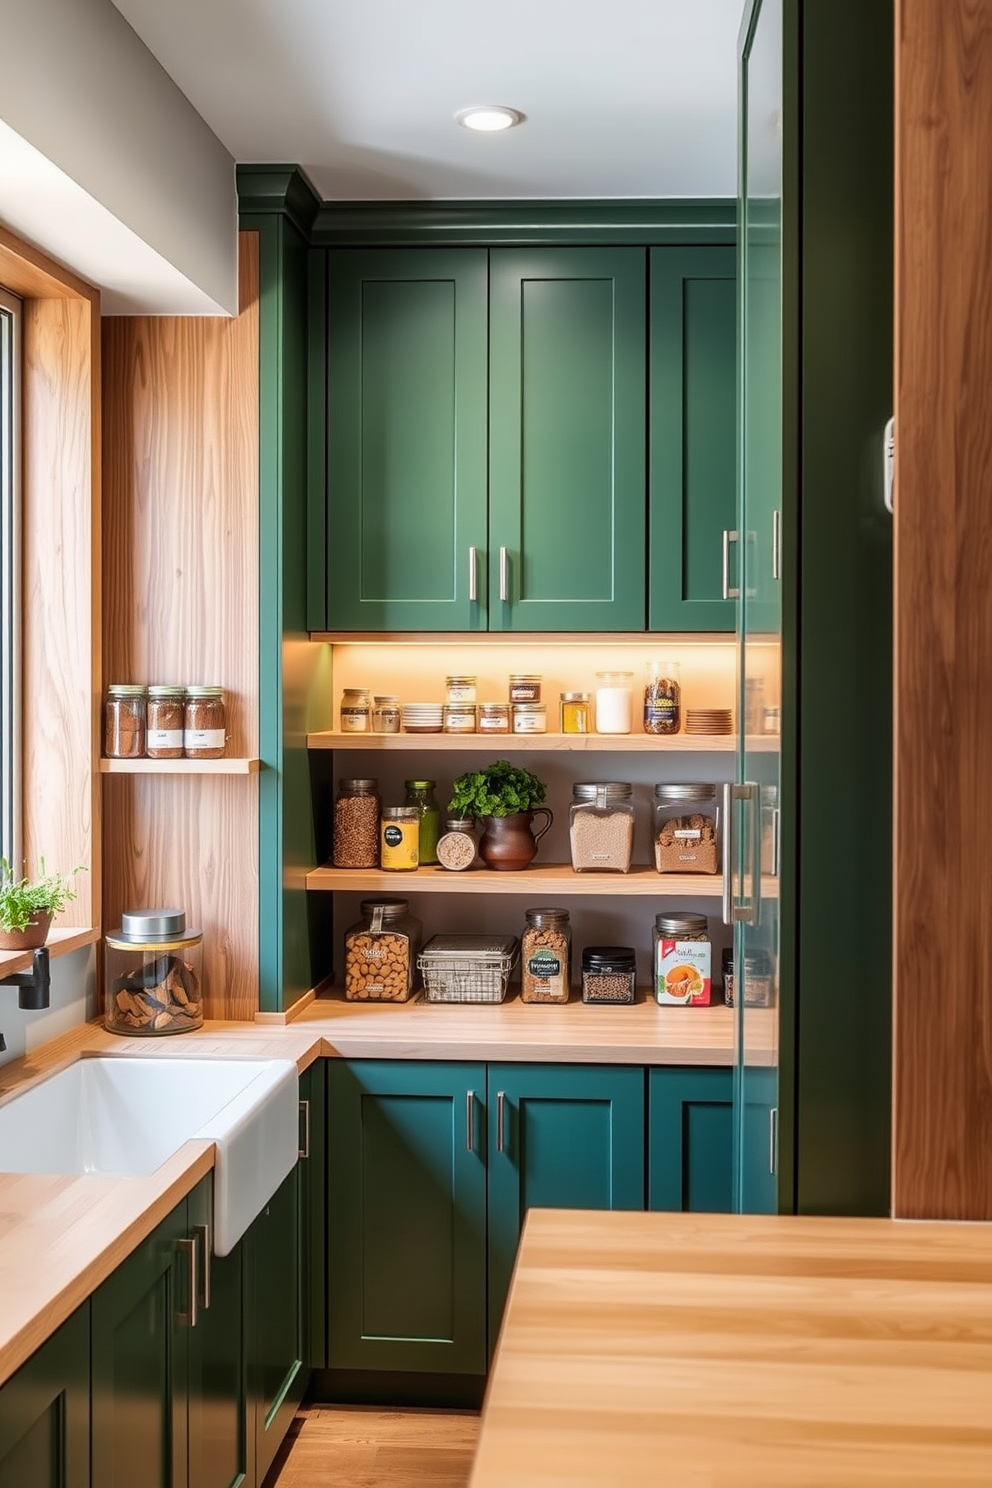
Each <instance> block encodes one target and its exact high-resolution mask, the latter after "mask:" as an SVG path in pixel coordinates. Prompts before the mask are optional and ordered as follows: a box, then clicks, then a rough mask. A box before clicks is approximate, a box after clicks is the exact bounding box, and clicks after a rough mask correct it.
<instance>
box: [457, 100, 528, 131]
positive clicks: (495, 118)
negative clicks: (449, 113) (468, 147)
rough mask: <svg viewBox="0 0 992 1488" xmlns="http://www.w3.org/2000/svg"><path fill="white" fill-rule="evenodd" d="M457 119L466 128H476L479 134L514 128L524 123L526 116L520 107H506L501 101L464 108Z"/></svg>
mask: <svg viewBox="0 0 992 1488" xmlns="http://www.w3.org/2000/svg"><path fill="white" fill-rule="evenodd" d="M455 119H456V120H457V122H458V123H459V124H461V126H462V127H463V128H464V129H474V130H475V132H476V133H477V134H497V133H498V132H499V131H500V130H501V129H512V128H513V126H514V125H515V124H522V123H523V121H524V116H523V114H522V113H521V112H520V110H519V109H512V108H504V107H503V105H502V104H501V103H485V104H481V105H479V106H477V107H476V108H467V109H462V110H461V111H460V112H459V113H457V114H456V115H455Z"/></svg>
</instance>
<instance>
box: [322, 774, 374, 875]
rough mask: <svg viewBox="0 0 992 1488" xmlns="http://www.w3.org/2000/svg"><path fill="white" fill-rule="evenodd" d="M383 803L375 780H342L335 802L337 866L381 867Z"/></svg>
mask: <svg viewBox="0 0 992 1488" xmlns="http://www.w3.org/2000/svg"><path fill="white" fill-rule="evenodd" d="M380 805H381V803H380V800H379V790H378V785H377V783H376V781H374V780H366V779H352V780H348V779H345V780H342V781H341V782H340V784H339V787H338V794H337V799H336V800H335V802H334V847H333V858H334V866H335V868H378V866H379V811H380Z"/></svg>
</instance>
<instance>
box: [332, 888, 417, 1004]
mask: <svg viewBox="0 0 992 1488" xmlns="http://www.w3.org/2000/svg"><path fill="white" fill-rule="evenodd" d="M409 910H410V901H409V900H408V899H363V900H362V902H361V905H360V912H361V916H362V918H361V919H360V920H357V921H356V922H355V924H354V925H351V926H350V927H349V928H348V929H347V930H346V931H345V935H344V995H345V998H346V1000H347V1001H348V1002H406V1001H407V1000H408V998H410V997H411V996H412V995H413V992H414V990H415V988H416V985H417V979H416V971H417V953H418V951H419V950H420V942H421V939H422V930H421V924H420V921H419V920H418V919H417V917H416V916H415V915H412V914H410V912H409Z"/></svg>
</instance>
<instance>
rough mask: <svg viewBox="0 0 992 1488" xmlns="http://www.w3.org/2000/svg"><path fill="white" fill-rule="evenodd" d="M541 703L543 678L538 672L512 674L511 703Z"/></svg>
mask: <svg viewBox="0 0 992 1488" xmlns="http://www.w3.org/2000/svg"><path fill="white" fill-rule="evenodd" d="M540 701H541V678H540V676H539V675H538V673H537V672H511V673H510V702H511V703H539V702H540Z"/></svg>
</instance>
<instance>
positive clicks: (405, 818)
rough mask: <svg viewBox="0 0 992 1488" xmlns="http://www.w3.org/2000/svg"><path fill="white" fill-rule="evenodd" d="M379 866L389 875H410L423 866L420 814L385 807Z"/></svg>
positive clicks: (414, 809)
mask: <svg viewBox="0 0 992 1488" xmlns="http://www.w3.org/2000/svg"><path fill="white" fill-rule="evenodd" d="M379 866H380V867H381V868H383V869H385V870H386V871H387V872H390V873H409V872H411V870H412V869H414V868H419V866H420V810H419V808H418V807H416V806H384V807H383V808H382V816H381V818H380V831H379Z"/></svg>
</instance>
